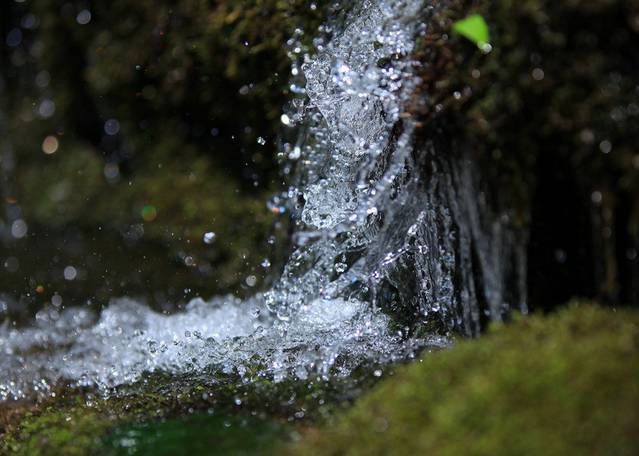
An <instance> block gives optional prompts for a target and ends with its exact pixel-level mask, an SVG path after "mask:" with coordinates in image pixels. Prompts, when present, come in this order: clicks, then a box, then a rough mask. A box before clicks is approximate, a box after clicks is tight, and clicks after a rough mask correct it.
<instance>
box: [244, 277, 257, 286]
mask: <svg viewBox="0 0 639 456" xmlns="http://www.w3.org/2000/svg"><path fill="white" fill-rule="evenodd" d="M245 282H246V284H247V285H248V286H249V287H254V286H255V284H256V283H257V277H255V276H254V275H250V276H248V277H247V278H246V280H245Z"/></svg>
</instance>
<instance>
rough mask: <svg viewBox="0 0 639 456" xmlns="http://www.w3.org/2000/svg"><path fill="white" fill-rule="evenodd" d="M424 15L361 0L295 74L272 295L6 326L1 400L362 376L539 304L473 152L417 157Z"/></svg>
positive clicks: (78, 313) (421, 150)
mask: <svg viewBox="0 0 639 456" xmlns="http://www.w3.org/2000/svg"><path fill="white" fill-rule="evenodd" d="M427 14H428V8H425V7H424V5H423V4H422V2H420V1H418V0H405V1H400V0H362V1H360V2H358V3H357V5H356V6H355V7H353V8H352V10H351V11H350V12H349V13H348V15H347V16H346V18H345V19H344V21H343V23H341V22H340V23H329V24H327V25H325V26H324V27H323V29H322V30H321V31H320V35H319V37H318V38H317V39H316V40H315V45H316V48H317V52H316V53H315V54H314V55H312V56H308V55H306V56H300V58H299V59H298V60H297V61H296V62H295V64H294V68H293V70H294V71H293V73H294V74H297V76H296V77H294V80H293V82H292V83H293V84H297V86H296V91H297V93H298V96H297V97H296V99H295V100H292V102H291V105H290V107H289V108H288V110H287V111H286V113H285V114H283V116H282V123H283V128H284V129H285V130H286V131H287V132H294V134H291V135H288V134H287V135H286V136H287V137H289V136H290V137H295V138H296V140H295V141H290V142H286V141H284V144H283V146H282V150H281V153H280V155H281V156H282V157H283V165H282V166H283V170H284V172H285V174H287V177H288V179H289V182H290V187H289V188H288V189H286V190H285V191H284V192H283V193H282V194H281V195H277V196H276V197H275V198H274V200H273V201H271V202H270V204H275V205H278V206H279V207H281V210H282V211H284V210H288V211H291V213H292V217H293V220H294V223H295V232H294V235H293V236H294V237H293V241H294V245H295V248H294V251H293V252H292V254H291V256H290V258H289V260H288V262H287V264H286V266H285V268H284V271H283V272H282V275H281V278H280V279H279V280H278V281H276V283H275V285H274V286H273V287H272V288H271V289H270V290H268V291H266V292H263V293H260V294H257V295H256V296H254V297H252V298H250V299H247V300H243V301H242V300H239V299H236V298H232V297H221V298H216V299H212V300H210V301H203V300H201V299H196V300H193V301H192V302H190V303H189V304H188V306H187V308H186V310H185V311H183V312H181V313H178V314H175V315H163V314H161V313H157V312H155V311H153V310H151V309H150V308H148V307H146V306H145V305H143V304H141V303H139V302H136V301H135V300H132V299H127V298H122V299H116V300H114V301H113V302H112V303H111V304H110V305H109V306H108V308H106V309H104V310H103V311H102V312H101V313H100V315H94V314H93V313H92V312H90V311H89V310H87V309H83V308H78V307H72V308H68V309H65V310H63V311H59V310H57V309H55V308H51V309H49V310H45V311H41V312H39V313H38V318H37V319H36V321H35V322H34V323H33V325H32V326H31V327H29V328H23V329H15V328H12V327H11V326H9V325H8V322H7V323H5V325H4V326H2V327H0V352H1V353H2V357H1V358H0V400H7V399H13V398H20V397H24V396H25V395H29V394H32V393H34V392H35V393H41V394H47V392H48V391H50V390H51V388H52V387H53V386H54V385H55V384H56V383H57V382H59V381H62V380H64V381H68V382H71V383H72V384H74V385H78V386H91V387H97V388H99V389H101V390H102V391H108V390H109V388H111V387H114V386H117V385H120V384H124V383H130V382H133V381H135V380H136V379H138V378H140V376H141V375H142V374H143V373H144V372H147V371H154V370H163V371H168V372H188V371H191V370H199V369H203V368H204V367H210V366H214V367H215V369H218V370H219V371H221V372H225V373H232V372H233V373H238V374H239V375H244V373H245V372H246V371H247V369H250V370H251V372H252V375H255V370H256V366H257V367H258V371H259V375H264V376H268V377H271V378H274V379H275V380H282V379H284V378H288V377H297V378H300V379H305V378H307V377H308V376H309V375H315V374H319V375H321V376H325V377H329V376H331V375H348V374H349V372H351V370H352V369H353V368H355V367H356V366H358V365H360V364H361V363H363V362H371V361H373V362H382V363H383V362H392V361H396V360H401V359H405V358H406V357H408V356H411V355H412V354H413V353H415V352H416V351H417V350H419V349H420V348H423V347H424V346H427V345H437V346H443V345H447V344H448V343H449V338H448V335H449V333H450V332H451V331H457V332H461V333H462V334H466V335H474V334H477V332H478V331H479V328H480V326H481V322H482V320H486V319H497V320H498V319H501V318H502V317H503V316H504V315H505V314H506V313H507V312H508V309H509V308H511V307H518V308H520V309H522V310H525V306H526V303H525V300H524V299H525V298H524V296H525V290H524V289H523V285H522V281H521V280H518V278H519V279H520V278H521V277H525V270H524V269H523V267H524V266H523V265H524V264H525V263H524V255H523V245H524V244H523V240H522V239H515V234H514V232H513V231H512V230H511V229H510V228H509V225H508V221H507V217H505V216H504V214H498V213H494V211H492V210H491V209H490V208H489V207H488V204H487V203H486V202H485V201H484V198H483V196H482V192H481V191H480V187H479V178H478V175H477V171H476V170H475V168H474V166H473V164H472V163H471V161H470V160H468V159H466V158H464V153H454V154H453V153H451V151H450V150H448V149H447V148H443V149H440V148H439V147H438V146H436V144H435V142H433V141H426V142H421V143H419V146H418V145H417V142H416V140H415V128H416V125H415V122H414V121H413V120H412V119H411V117H410V116H409V115H406V113H404V106H406V105H407V103H408V101H409V99H410V97H411V95H412V93H413V92H414V89H415V86H416V84H418V83H419V81H418V80H417V78H416V77H415V75H414V70H415V66H416V65H417V63H416V62H413V61H412V60H411V54H412V51H413V47H414V43H415V39H416V37H417V36H418V35H419V34H420V33H423V32H424V28H425V27H427ZM293 45H294V43H293ZM503 258H515V259H517V258H518V259H519V261H513V262H508V261H507V262H504V261H503ZM513 283H514V284H515V286H513V285H512V284H513ZM513 290H514V291H513Z"/></svg>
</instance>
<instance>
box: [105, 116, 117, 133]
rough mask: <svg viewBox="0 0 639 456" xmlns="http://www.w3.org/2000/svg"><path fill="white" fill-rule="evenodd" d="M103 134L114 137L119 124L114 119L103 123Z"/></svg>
mask: <svg viewBox="0 0 639 456" xmlns="http://www.w3.org/2000/svg"><path fill="white" fill-rule="evenodd" d="M104 132H105V133H106V134H107V135H109V136H115V135H117V134H118V133H119V132H120V122H118V121H117V120H116V119H109V120H107V121H106V122H104Z"/></svg>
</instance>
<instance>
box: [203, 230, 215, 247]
mask: <svg viewBox="0 0 639 456" xmlns="http://www.w3.org/2000/svg"><path fill="white" fill-rule="evenodd" d="M215 237H216V235H215V233H214V232H213V231H208V232H206V233H204V236H202V241H204V243H205V244H213V243H214V242H215Z"/></svg>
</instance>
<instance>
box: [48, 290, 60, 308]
mask: <svg viewBox="0 0 639 456" xmlns="http://www.w3.org/2000/svg"><path fill="white" fill-rule="evenodd" d="M51 304H53V305H54V306H56V307H60V306H61V305H62V296H60V295H59V294H58V293H56V294H54V295H53V296H51Z"/></svg>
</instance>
